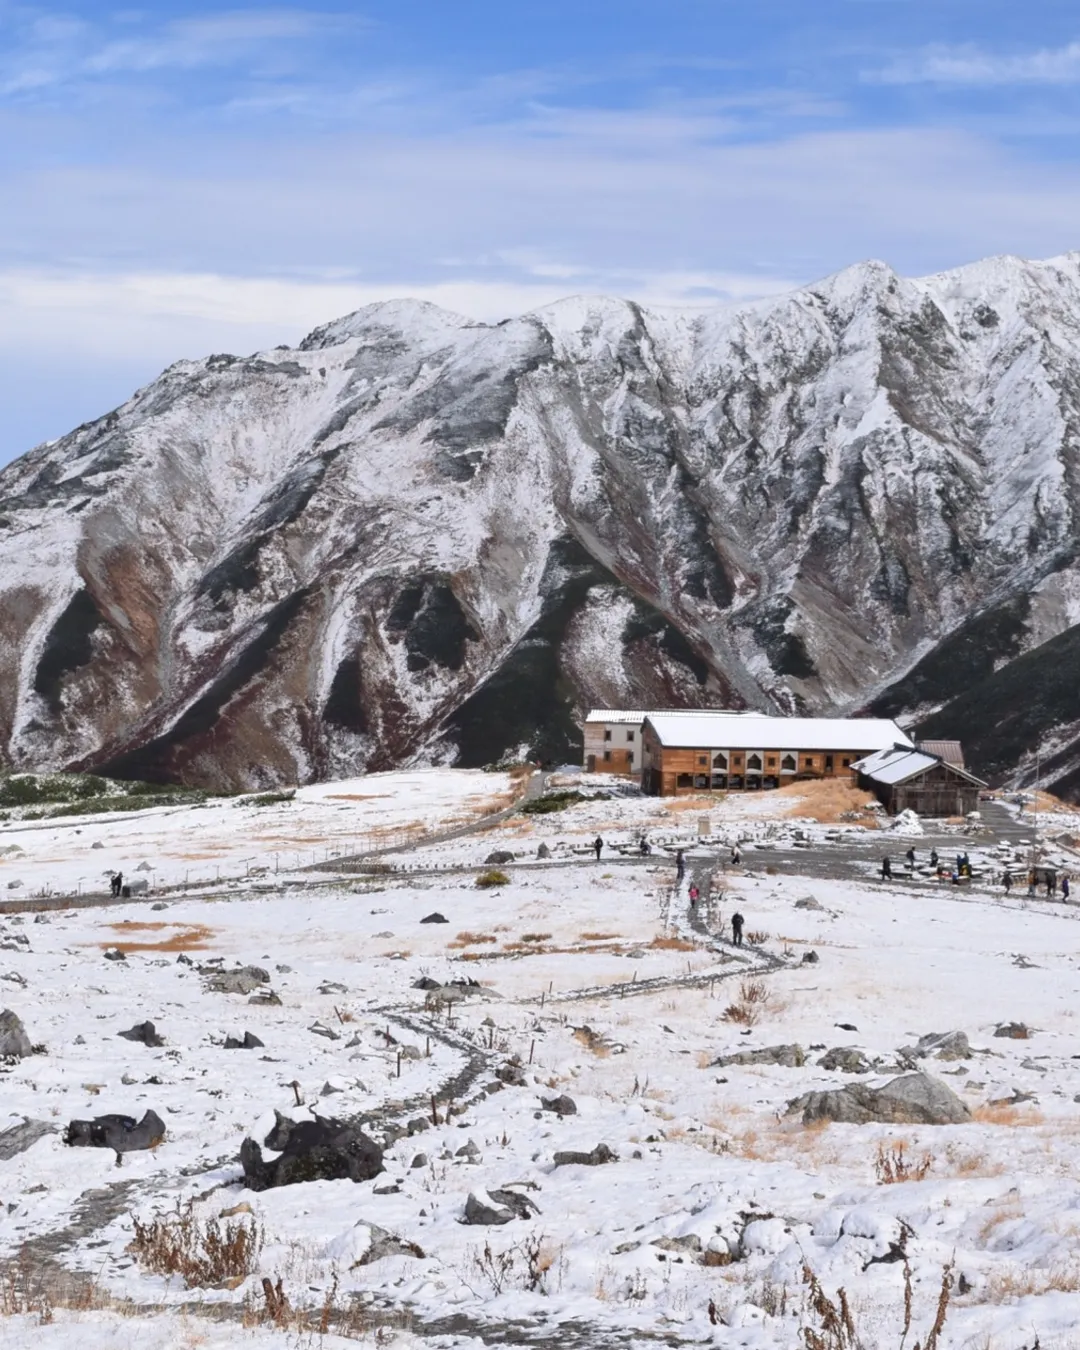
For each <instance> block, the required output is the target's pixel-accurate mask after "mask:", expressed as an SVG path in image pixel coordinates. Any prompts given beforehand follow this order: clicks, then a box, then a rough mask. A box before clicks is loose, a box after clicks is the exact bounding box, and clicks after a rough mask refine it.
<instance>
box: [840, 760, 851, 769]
mask: <svg viewBox="0 0 1080 1350" xmlns="http://www.w3.org/2000/svg"><path fill="white" fill-rule="evenodd" d="M840 763H841V764H842V765H843V766H844V768H845V769H850V768H851V760H850V759H842V760H841V761H840Z"/></svg>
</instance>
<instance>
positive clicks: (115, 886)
mask: <svg viewBox="0 0 1080 1350" xmlns="http://www.w3.org/2000/svg"><path fill="white" fill-rule="evenodd" d="M111 885H112V893H113V895H119V894H120V891H121V889H122V887H123V885H124V874H123V872H114V873H113V878H112V882H111Z"/></svg>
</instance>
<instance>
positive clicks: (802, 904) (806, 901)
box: [795, 895, 825, 909]
mask: <svg viewBox="0 0 1080 1350" xmlns="http://www.w3.org/2000/svg"><path fill="white" fill-rule="evenodd" d="M795 908H796V909H824V908H825V906H824V905H820V904H818V902H817V901H816V900H815V899H814V897H813V896H812V895H804V896H803V897H802V899H801V900H796V901H795Z"/></svg>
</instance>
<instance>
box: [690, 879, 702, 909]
mask: <svg viewBox="0 0 1080 1350" xmlns="http://www.w3.org/2000/svg"><path fill="white" fill-rule="evenodd" d="M689 894H690V908H691V909H696V908H697V902H698V896H699V895H700V894H701V892H700V891H699V890H698V888H697V887H696V886H695V885H693V884H691V886H690V892H689Z"/></svg>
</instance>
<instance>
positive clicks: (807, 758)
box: [803, 755, 814, 769]
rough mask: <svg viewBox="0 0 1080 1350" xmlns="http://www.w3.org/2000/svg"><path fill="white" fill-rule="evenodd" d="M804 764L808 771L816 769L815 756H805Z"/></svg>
mask: <svg viewBox="0 0 1080 1350" xmlns="http://www.w3.org/2000/svg"><path fill="white" fill-rule="evenodd" d="M803 764H804V765H805V766H806V767H807V768H808V769H812V768H813V767H814V756H813V755H805V756H804V757H803Z"/></svg>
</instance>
